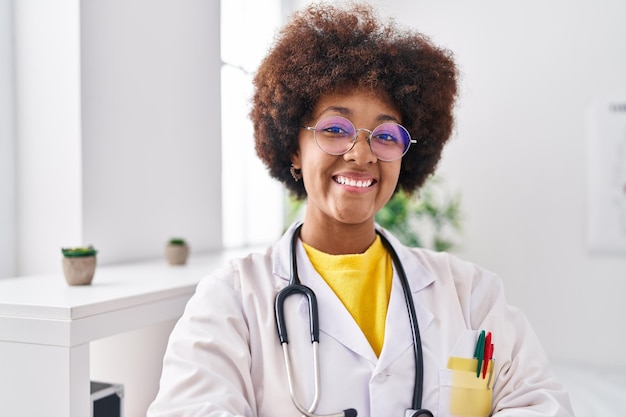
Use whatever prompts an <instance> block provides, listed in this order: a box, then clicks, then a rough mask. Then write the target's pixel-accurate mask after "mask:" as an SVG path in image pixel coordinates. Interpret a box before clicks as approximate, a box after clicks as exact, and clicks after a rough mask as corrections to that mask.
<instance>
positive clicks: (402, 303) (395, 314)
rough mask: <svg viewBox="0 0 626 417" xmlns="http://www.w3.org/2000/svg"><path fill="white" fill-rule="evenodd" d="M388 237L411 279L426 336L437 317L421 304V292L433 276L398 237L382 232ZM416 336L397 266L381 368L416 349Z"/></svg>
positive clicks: (418, 316) (380, 361)
mask: <svg viewBox="0 0 626 417" xmlns="http://www.w3.org/2000/svg"><path fill="white" fill-rule="evenodd" d="M382 232H383V233H384V235H385V237H386V238H387V239H388V240H389V242H390V243H391V245H392V246H393V247H394V249H395V250H396V252H397V254H398V257H399V259H400V262H401V263H402V267H403V269H404V271H405V272H406V275H407V280H408V282H409V286H410V288H411V294H412V297H413V304H414V306H415V314H416V316H417V322H418V326H419V330H420V334H424V331H425V329H426V328H427V327H428V326H429V325H430V323H431V322H432V321H433V318H434V317H435V316H434V314H433V313H432V312H431V311H430V310H429V309H428V308H426V307H425V305H424V304H422V303H421V302H420V298H421V297H420V294H421V292H422V291H423V290H424V289H425V288H426V287H428V286H429V285H430V284H432V283H433V282H434V277H433V276H432V274H431V273H430V272H429V271H428V270H427V269H426V268H425V267H424V265H422V264H421V263H420V262H419V261H418V260H417V258H416V257H415V256H413V255H412V254H411V253H410V251H409V249H407V248H406V247H405V246H404V245H402V244H401V243H400V242H399V241H398V240H397V239H395V237H394V236H392V235H390V234H389V233H387V232H386V231H384V230H382ZM412 344H413V336H412V333H411V323H410V318H409V312H408V309H407V306H406V300H405V297H404V291H403V289H402V283H401V281H400V277H399V274H398V270H397V268H396V266H395V265H394V274H393V286H392V289H391V297H390V299H389V307H388V309H387V321H386V323H385V343H384V345H383V350H382V352H381V355H380V359H379V363H378V367H379V369H385V368H387V367H388V366H390V365H391V363H393V362H394V361H396V360H397V359H398V358H399V357H400V356H401V355H402V354H404V353H405V352H406V350H407V349H412Z"/></svg>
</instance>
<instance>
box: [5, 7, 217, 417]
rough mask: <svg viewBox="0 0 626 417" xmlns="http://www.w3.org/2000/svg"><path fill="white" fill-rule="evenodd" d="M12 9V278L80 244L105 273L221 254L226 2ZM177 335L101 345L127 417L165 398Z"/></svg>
mask: <svg viewBox="0 0 626 417" xmlns="http://www.w3.org/2000/svg"><path fill="white" fill-rule="evenodd" d="M3 5H4V3H3ZM14 5H15V10H14V16H15V18H14V19H15V20H14V27H15V44H14V49H15V74H16V80H15V96H16V101H15V108H16V109H15V114H16V123H15V133H16V140H15V143H16V144H17V149H16V153H17V158H16V175H15V177H16V182H17V209H16V213H17V216H16V217H17V229H18V231H17V233H18V239H17V241H18V246H17V258H18V259H17V268H16V269H17V271H16V273H17V274H18V275H30V274H37V273H55V272H57V273H59V274H60V273H61V272H60V257H61V256H60V248H61V247H62V246H70V245H80V244H94V245H95V246H96V247H97V248H98V250H99V253H98V261H99V263H100V264H106V263H115V262H124V261H130V260H139V259H142V258H159V257H161V256H162V254H163V249H164V245H165V242H166V240H167V239H169V238H170V237H173V236H181V237H184V238H186V239H187V240H188V241H189V242H190V244H191V248H192V256H193V253H198V252H202V251H207V250H210V249H215V248H219V247H220V246H221V243H222V236H221V235H222V231H221V204H220V199H219V196H220V194H221V192H220V187H221V160H220V158H221V149H220V137H221V126H220V82H219V71H220V65H221V63H220V55H219V45H220V41H219V36H220V35H219V28H220V7H219V2H215V1H210V2H207V1H202V0H144V1H133V2H126V1H121V0H118V1H115V0H94V1H89V2H81V1H80V0H55V1H50V0H32V1H28V2H14ZM0 16H1V15H0ZM0 46H1V45H0ZM0 52H1V51H0ZM2 76H3V77H4V74H2ZM0 82H4V80H3V79H0ZM3 146H4V144H3ZM7 149H8V150H10V147H8V146H7ZM3 150H4V148H3ZM3 195H4V194H3ZM4 209H5V208H4V206H3V208H2V210H4ZM0 214H2V213H0ZM3 233H4V229H3ZM0 249H1V246H0ZM172 325H173V323H171V322H167V323H162V324H161V325H158V326H154V327H151V328H149V329H142V330H140V331H136V332H130V333H127V334H123V335H119V336H116V337H112V338H107V339H104V340H101V341H98V342H94V343H93V344H92V346H91V349H92V354H91V376H92V378H93V379H96V380H103V381H106V382H121V383H123V384H124V386H125V389H126V393H127V395H126V397H125V399H124V405H125V415H126V416H128V417H136V416H141V415H145V410H146V408H147V405H148V403H149V402H150V401H151V400H152V399H153V397H154V395H155V394H156V390H157V388H158V379H159V375H160V370H161V360H162V354H163V350H164V348H165V342H166V340H167V337H168V335H169V332H170V331H171V328H172ZM138 357H139V358H141V360H137V358H138Z"/></svg>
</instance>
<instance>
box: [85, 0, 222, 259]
mask: <svg viewBox="0 0 626 417" xmlns="http://www.w3.org/2000/svg"><path fill="white" fill-rule="evenodd" d="M219 17H220V13H219V3H218V2H206V1H202V0H185V1H176V0H160V1H153V0H139V1H132V2H128V1H125V0H106V1H104V0H102V1H88V2H82V4H81V64H82V66H81V69H82V115H83V118H82V139H83V142H82V145H83V147H82V151H83V153H82V157H83V215H84V239H85V242H86V243H90V242H93V243H94V244H97V245H98V247H99V248H100V258H99V259H101V260H102V262H108V261H115V262H119V261H124V260H136V259H141V258H149V257H155V256H160V255H161V254H162V252H163V248H164V245H165V242H166V241H167V239H169V238H171V237H178V236H181V237H184V238H186V239H187V240H188V241H189V243H190V245H191V246H192V250H194V251H196V252H197V251H206V250H208V249H215V248H219V247H221V244H222V232H221V204H220V201H219V198H218V196H219V195H220V189H221V166H222V165H221V158H220V156H221V147H220V143H221V126H220V124H221V123H220V84H219V79H220V75H219V74H220V65H221V61H220V56H219V47H220V37H219V33H220V20H219Z"/></svg>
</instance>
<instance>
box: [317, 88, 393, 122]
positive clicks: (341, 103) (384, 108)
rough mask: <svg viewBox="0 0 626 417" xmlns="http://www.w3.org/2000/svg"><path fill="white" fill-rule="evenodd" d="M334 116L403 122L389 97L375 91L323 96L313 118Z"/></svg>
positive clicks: (358, 90)
mask: <svg viewBox="0 0 626 417" xmlns="http://www.w3.org/2000/svg"><path fill="white" fill-rule="evenodd" d="M333 114H335V115H341V116H344V117H347V118H353V117H355V118H363V119H372V120H374V119H376V120H378V119H380V120H384V119H387V120H389V119H392V120H396V121H398V122H399V121H401V120H400V118H401V113H400V110H399V109H398V107H397V106H396V105H395V103H393V101H392V100H391V99H390V97H389V95H388V94H387V93H386V92H383V91H375V90H374V91H372V90H363V89H350V90H346V91H342V92H331V93H327V94H323V95H322V96H320V97H319V99H318V100H317V102H316V103H315V106H314V107H313V110H312V112H311V117H312V119H319V118H320V117H323V116H326V115H333Z"/></svg>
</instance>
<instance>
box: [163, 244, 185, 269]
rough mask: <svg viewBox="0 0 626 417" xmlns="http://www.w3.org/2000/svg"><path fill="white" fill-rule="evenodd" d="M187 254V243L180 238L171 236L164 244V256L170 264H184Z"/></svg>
mask: <svg viewBox="0 0 626 417" xmlns="http://www.w3.org/2000/svg"><path fill="white" fill-rule="evenodd" d="M188 256H189V245H187V242H185V239H182V238H178V237H177V238H172V239H170V240H169V241H168V242H167V245H166V246H165V258H166V259H167V262H168V263H169V264H170V265H184V264H186V263H187V257H188Z"/></svg>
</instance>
